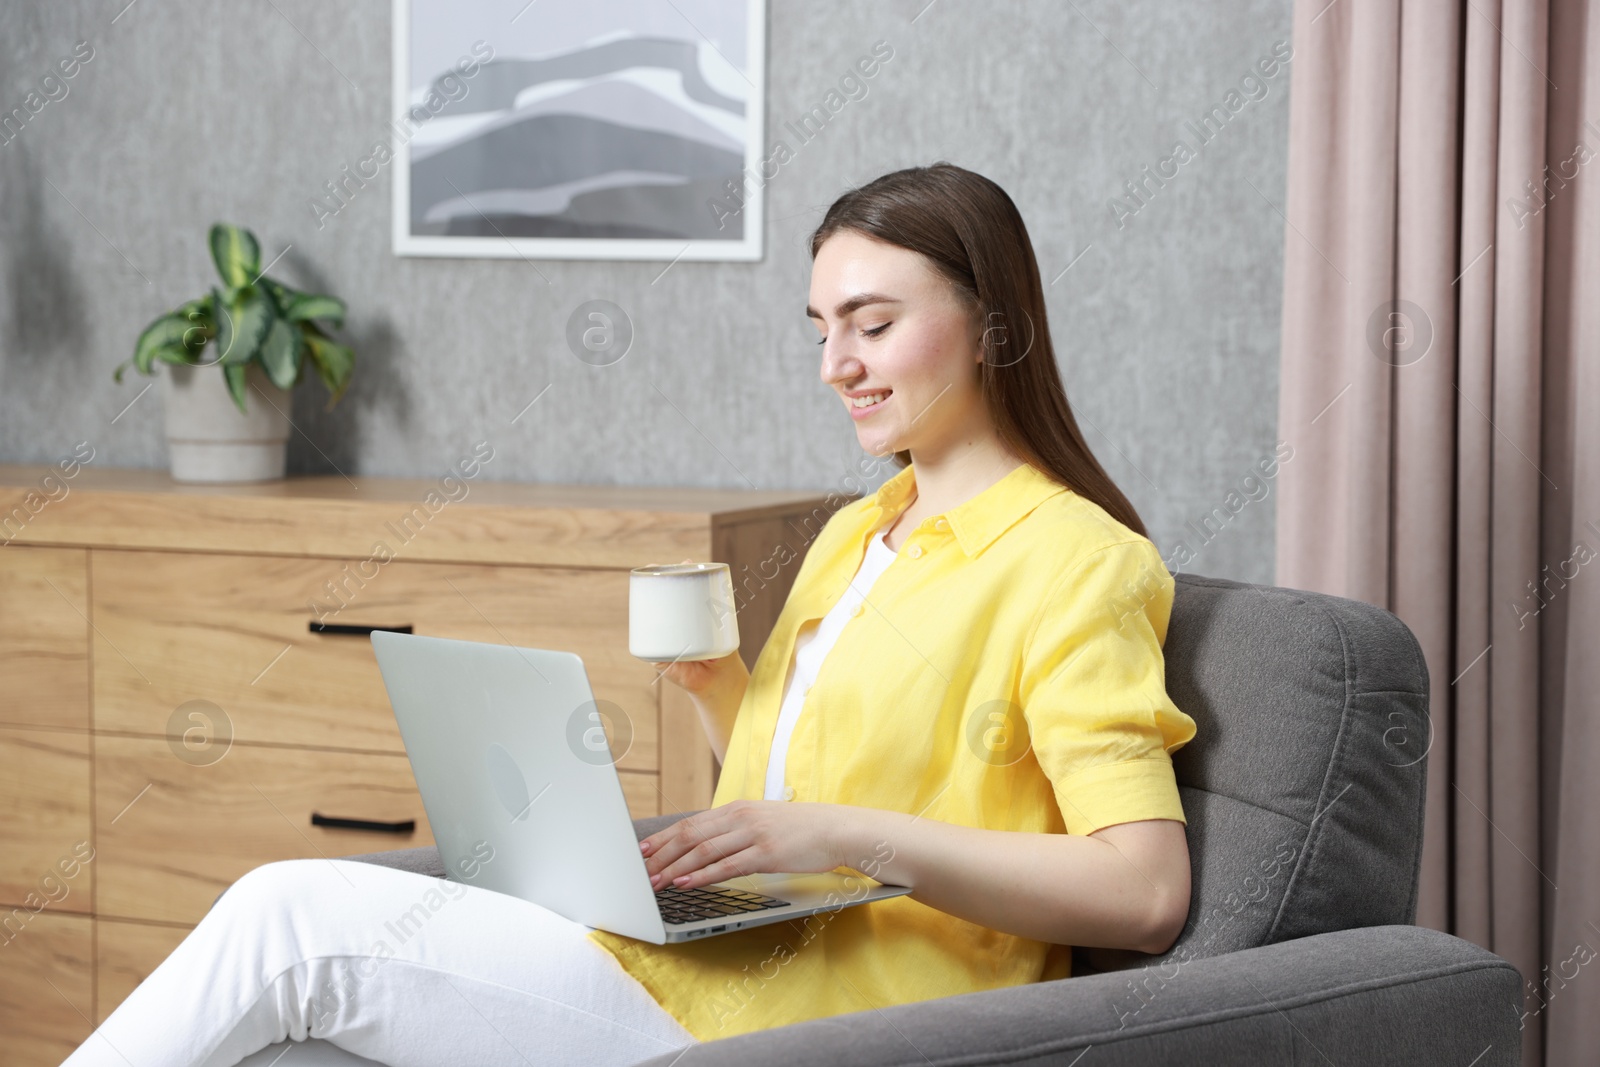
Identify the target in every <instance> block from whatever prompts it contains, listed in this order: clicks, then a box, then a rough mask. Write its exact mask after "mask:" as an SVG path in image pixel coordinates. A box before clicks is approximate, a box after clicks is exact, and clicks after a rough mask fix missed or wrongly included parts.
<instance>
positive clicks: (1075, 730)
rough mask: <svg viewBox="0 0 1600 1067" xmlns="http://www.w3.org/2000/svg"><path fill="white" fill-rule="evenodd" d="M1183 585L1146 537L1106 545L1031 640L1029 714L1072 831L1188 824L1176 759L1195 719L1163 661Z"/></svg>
mask: <svg viewBox="0 0 1600 1067" xmlns="http://www.w3.org/2000/svg"><path fill="white" fill-rule="evenodd" d="M1173 590H1174V584H1173V580H1172V575H1171V574H1170V573H1169V572H1168V571H1167V568H1166V565H1165V564H1164V563H1163V562H1162V561H1161V556H1160V554H1159V553H1158V552H1157V551H1156V547H1155V545H1153V544H1152V543H1151V542H1149V541H1148V540H1139V541H1124V542H1120V543H1118V544H1114V545H1108V546H1106V547H1103V548H1099V549H1096V550H1094V551H1092V552H1090V553H1089V554H1088V555H1087V556H1085V557H1084V558H1083V559H1081V560H1079V561H1078V562H1077V563H1075V564H1074V565H1073V566H1072V567H1070V568H1069V569H1068V570H1067V571H1066V572H1065V573H1064V574H1062V576H1061V577H1060V578H1059V579H1057V581H1056V583H1055V585H1054V586H1053V587H1052V588H1051V590H1050V591H1049V593H1048V594H1046V596H1045V599H1044V602H1043V603H1042V604H1041V605H1040V609H1039V615H1038V618H1037V619H1036V620H1035V621H1034V624H1033V628H1032V630H1031V631H1030V633H1029V636H1028V639H1027V640H1026V641H1025V642H1024V644H1023V654H1022V656H1023V662H1022V669H1021V680H1020V685H1019V695H1020V698H1021V703H1022V711H1023V716H1024V718H1025V719H1026V721H1027V726H1028V734H1029V740H1030V743H1031V745H1032V748H1033V753H1034V756H1035V758H1036V759H1037V760H1038V763H1039V766H1040V768H1041V769H1042V770H1043V771H1044V773H1045V775H1046V776H1048V777H1049V779H1050V782H1051V784H1052V786H1053V787H1054V790H1055V795H1056V801H1057V803H1058V804H1059V805H1060V807H1061V816H1062V819H1063V820H1064V822H1065V823H1066V827H1067V832H1068V833H1074V834H1091V833H1094V832H1095V831H1096V830H1100V829H1102V828H1104V827H1107V826H1113V825H1115V824H1117V823H1124V822H1136V821H1139V820H1144V819H1175V820H1177V821H1179V822H1184V823H1187V820H1186V819H1185V818H1184V814H1183V805H1182V803H1181V802H1180V800H1179V797H1178V784H1177V779H1176V778H1175V777H1174V776H1173V771H1172V756H1171V754H1172V753H1173V752H1174V751H1176V750H1177V749H1179V748H1181V747H1182V746H1183V745H1185V744H1187V743H1188V742H1189V741H1190V740H1191V739H1192V738H1193V737H1194V734H1195V722H1194V720H1193V719H1192V718H1190V717H1189V716H1188V715H1186V714H1184V713H1183V712H1182V711H1181V710H1179V708H1178V706H1177V705H1176V704H1174V703H1173V702H1172V699H1171V698H1170V697H1169V696H1167V687H1166V661H1165V658H1164V657H1163V654H1162V645H1163V643H1164V642H1165V641H1166V632H1167V623H1168V621H1169V619H1170V617H1171V614H1172V597H1173Z"/></svg>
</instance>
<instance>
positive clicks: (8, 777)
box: [0, 549, 96, 933]
mask: <svg viewBox="0 0 1600 1067" xmlns="http://www.w3.org/2000/svg"><path fill="white" fill-rule="evenodd" d="M9 551H10V549H6V550H5V551H4V552H0V555H4V554H5V552H9ZM91 743H92V738H90V736H89V735H88V734H86V733H77V732H74V731H68V730H27V729H17V728H15V727H0V904H3V905H5V910H6V911H7V912H9V915H8V916H7V918H6V920H5V925H6V930H7V933H13V932H15V929H16V927H18V926H20V925H26V924H27V923H29V922H31V921H32V920H33V919H34V918H36V917H37V916H38V915H39V914H41V913H43V912H44V911H46V910H47V909H48V911H51V912H81V913H85V914H87V913H88V912H90V911H92V910H93V909H92V908H91V907H90V904H89V902H90V900H91V899H92V898H91V889H92V886H93V882H94V873H95V872H94V868H95V866H96V864H95V862H94V861H95V858H96V857H95V852H94V848H93V846H92V844H91V841H92V839H91V837H90V835H89V764H90V756H89V753H90V745H91ZM13 909H15V910H13Z"/></svg>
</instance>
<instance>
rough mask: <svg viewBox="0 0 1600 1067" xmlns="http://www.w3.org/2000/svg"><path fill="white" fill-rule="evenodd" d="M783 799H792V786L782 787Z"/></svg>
mask: <svg viewBox="0 0 1600 1067" xmlns="http://www.w3.org/2000/svg"><path fill="white" fill-rule="evenodd" d="M783 799H785V800H793V799H794V786H792V785H786V786H784V787H783Z"/></svg>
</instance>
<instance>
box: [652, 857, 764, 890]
mask: <svg viewBox="0 0 1600 1067" xmlns="http://www.w3.org/2000/svg"><path fill="white" fill-rule="evenodd" d="M758 859H759V857H758V855H757V853H756V850H755V849H754V848H753V847H752V848H746V849H742V850H741V851H739V852H737V853H735V854H734V855H732V856H725V857H723V858H722V859H719V860H716V861H714V862H712V863H709V864H707V865H706V866H704V867H701V868H700V869H698V870H693V871H689V872H687V874H685V875H675V876H673V879H664V880H663V881H662V882H661V885H663V886H665V885H671V886H672V887H673V888H674V889H699V888H700V887H701V886H707V885H710V884H712V883H713V882H726V881H727V880H728V879H730V878H743V877H745V876H746V875H751V874H759V873H761V872H760V871H759V869H758V868H759V866H760V864H759V862H758ZM678 877H682V878H685V879H686V880H685V881H684V882H683V884H681V885H679V884H677V883H676V881H675V879H676V878H678ZM657 888H660V887H659V886H658V887H657Z"/></svg>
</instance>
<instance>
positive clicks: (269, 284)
mask: <svg viewBox="0 0 1600 1067" xmlns="http://www.w3.org/2000/svg"><path fill="white" fill-rule="evenodd" d="M256 284H257V285H259V286H261V287H262V288H264V289H265V290H266V291H267V293H268V294H269V295H270V296H271V297H272V302H273V304H275V305H276V306H277V309H278V314H279V315H282V316H283V317H284V318H288V317H289V305H290V304H292V303H293V302H294V298H295V297H297V296H299V295H300V293H299V291H298V290H295V289H291V288H289V287H288V286H287V285H284V284H283V283H282V282H280V281H278V280H277V279H276V278H269V277H267V276H266V275H265V274H263V275H262V276H261V278H260V280H259V281H257V282H256Z"/></svg>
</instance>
